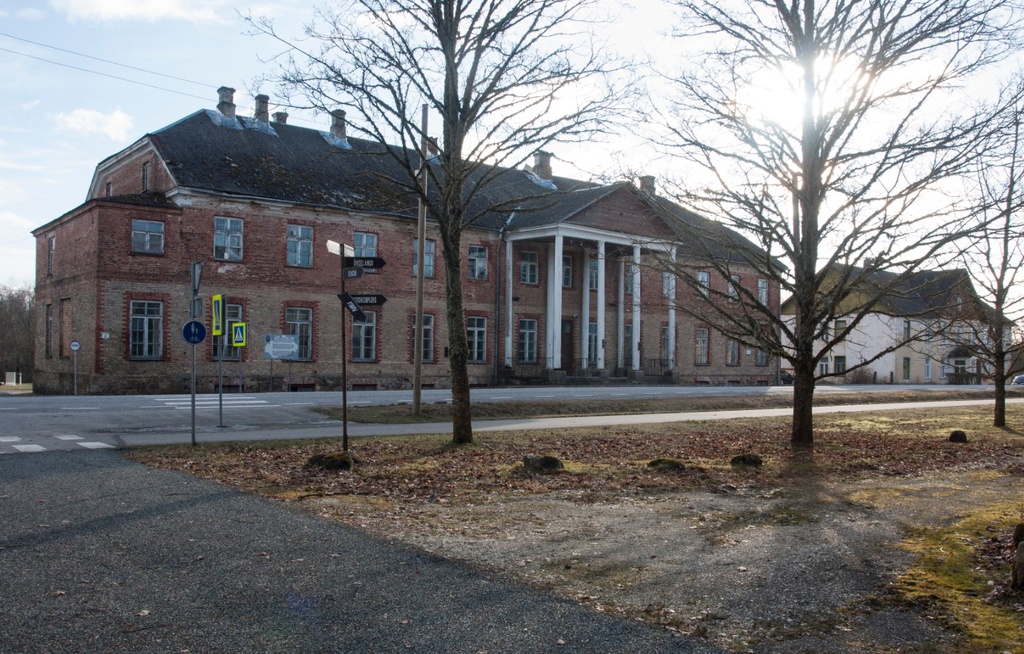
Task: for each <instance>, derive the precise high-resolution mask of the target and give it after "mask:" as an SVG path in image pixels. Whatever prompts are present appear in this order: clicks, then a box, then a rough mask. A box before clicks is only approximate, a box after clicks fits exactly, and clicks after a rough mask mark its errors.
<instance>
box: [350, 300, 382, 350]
mask: <svg viewBox="0 0 1024 654" xmlns="http://www.w3.org/2000/svg"><path fill="white" fill-rule="evenodd" d="M363 313H365V314H366V321H365V322H355V321H353V322H352V360H353V361H375V360H376V353H377V312H375V311H364V312H363Z"/></svg>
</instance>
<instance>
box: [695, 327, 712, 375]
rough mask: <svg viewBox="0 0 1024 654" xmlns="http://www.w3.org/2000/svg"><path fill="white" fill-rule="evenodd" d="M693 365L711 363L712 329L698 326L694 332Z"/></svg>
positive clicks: (707, 364)
mask: <svg viewBox="0 0 1024 654" xmlns="http://www.w3.org/2000/svg"><path fill="white" fill-rule="evenodd" d="M693 365H695V366H709V365H711V330H710V329H709V328H707V327H697V328H696V329H695V330H694V332H693Z"/></svg>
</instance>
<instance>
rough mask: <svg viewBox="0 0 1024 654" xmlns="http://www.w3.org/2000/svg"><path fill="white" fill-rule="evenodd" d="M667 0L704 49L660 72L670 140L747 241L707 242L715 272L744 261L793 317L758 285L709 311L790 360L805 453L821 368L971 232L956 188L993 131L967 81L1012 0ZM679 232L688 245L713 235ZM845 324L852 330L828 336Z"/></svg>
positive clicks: (1002, 50)
mask: <svg viewBox="0 0 1024 654" xmlns="http://www.w3.org/2000/svg"><path fill="white" fill-rule="evenodd" d="M673 4H675V5H677V6H678V7H679V8H680V9H681V17H682V20H683V27H681V28H680V29H679V30H678V32H679V34H680V35H681V36H680V38H682V39H684V44H689V45H690V46H692V48H693V49H694V50H696V51H698V54H697V55H696V59H697V62H696V64H695V65H693V66H688V67H683V68H682V69H681V70H679V71H678V72H677V73H675V74H672V75H668V76H667V77H669V78H670V81H671V82H672V84H673V88H674V93H673V95H672V97H671V104H670V109H669V110H668V112H667V113H666V115H667V116H668V117H669V118H670V119H669V120H666V121H665V125H666V128H667V131H668V133H669V136H668V137H667V139H666V141H665V142H666V143H667V144H668V145H669V151H671V152H672V153H674V154H675V155H677V156H679V157H681V158H683V159H684V160H685V161H686V162H687V163H688V164H689V165H690V166H691V169H690V170H689V171H688V174H689V176H688V178H687V180H686V183H685V189H684V190H683V191H682V192H681V195H680V197H681V199H682V200H683V201H684V202H686V203H688V204H689V205H691V206H693V207H695V208H697V209H698V210H699V211H701V212H702V213H704V214H705V215H708V216H712V217H715V218H717V219H720V220H721V221H723V223H724V224H726V225H728V226H730V227H733V228H735V229H737V230H739V231H740V232H742V233H745V234H748V235H751V236H752V238H753V240H754V243H753V244H752V245H753V246H756V247H741V246H736V245H729V246H728V248H727V250H728V255H729V256H723V252H722V251H721V250H722V245H721V243H718V244H716V245H715V246H714V247H715V248H716V249H717V250H718V256H717V257H715V256H712V255H714V254H715V252H713V251H711V250H707V251H706V252H705V258H706V259H708V260H709V261H712V262H714V265H715V267H716V268H717V274H721V275H725V276H726V277H727V278H728V276H729V275H730V274H731V269H732V266H733V265H734V262H736V261H742V262H743V263H744V264H745V265H749V266H752V267H753V268H754V269H755V270H756V271H757V274H759V275H761V276H764V277H765V278H767V279H770V280H774V281H776V282H778V283H779V285H780V287H781V289H782V292H783V294H784V295H788V296H789V300H788V303H790V304H791V305H792V306H793V307H794V310H795V319H794V320H786V319H785V318H784V317H782V316H777V315H772V312H771V311H770V310H769V309H768V308H767V307H765V306H764V305H761V304H759V303H758V302H756V298H755V297H752V293H751V292H750V291H749V290H747V291H743V292H744V293H745V299H746V300H748V301H747V302H744V303H743V307H744V310H743V311H737V310H736V309H735V308H734V307H733V308H729V307H727V310H726V311H720V312H718V314H717V315H713V316H710V318H711V319H713V320H714V322H713V324H714V325H715V326H716V327H717V328H720V329H722V330H723V331H726V332H727V333H732V334H733V335H734V336H736V337H741V338H743V339H744V340H746V341H748V342H751V341H755V342H757V343H758V344H759V346H760V347H763V348H765V349H767V350H768V351H769V352H771V353H773V354H777V355H778V356H781V357H782V358H783V359H785V360H786V361H788V363H789V364H790V365H791V366H792V368H793V370H794V376H795V382H794V404H793V426H792V444H793V446H794V447H812V446H813V416H812V408H813V398H814V389H815V383H816V375H817V374H818V373H817V372H816V371H817V369H818V363H819V362H820V361H821V359H822V358H823V357H824V356H826V355H827V354H828V352H829V350H830V349H831V348H832V346H834V345H835V344H836V343H839V342H841V341H843V339H845V338H847V336H849V335H850V334H851V333H853V332H854V331H855V330H856V329H857V327H858V325H859V324H860V323H861V321H862V320H863V319H864V318H865V317H866V316H868V315H869V314H870V313H871V312H872V311H873V310H874V309H875V308H876V305H877V304H878V302H879V301H881V300H882V299H883V298H884V297H885V296H886V295H887V294H891V293H893V292H894V291H895V290H897V289H898V288H899V287H900V286H901V285H905V284H906V283H907V280H908V279H910V276H911V275H913V274H914V273H915V271H917V270H918V269H920V268H922V267H936V266H941V265H943V264H944V263H946V262H947V261H946V260H944V259H943V258H942V257H943V255H944V254H945V253H947V252H948V251H949V250H950V243H952V242H953V241H954V240H955V239H956V238H957V236H959V235H961V234H962V229H963V224H962V223H961V222H959V221H962V220H963V216H964V215H965V211H964V207H962V206H960V204H959V203H958V201H957V198H956V197H955V196H953V195H951V194H950V193H949V192H948V190H949V189H948V186H947V184H948V183H949V180H952V179H955V178H956V177H957V176H959V175H962V174H963V173H964V171H965V170H966V168H967V167H968V166H969V165H970V164H971V161H972V160H973V157H974V155H975V154H976V152H977V145H978V143H979V142H980V140H982V139H983V138H985V137H986V136H988V133H989V131H990V130H991V129H992V122H991V120H990V118H989V116H988V115H987V114H984V113H982V112H979V111H978V110H976V109H975V107H974V106H973V105H974V103H973V102H972V98H971V97H970V96H969V95H968V94H966V93H964V92H963V88H962V87H963V86H964V85H966V84H969V83H971V81H972V80H973V79H975V78H976V77H977V75H978V74H979V73H981V72H984V71H987V70H988V69H990V68H991V67H992V65H993V64H995V63H997V62H1000V61H1003V60H1004V59H1005V57H1006V56H1007V54H1008V53H1009V52H1011V51H1012V50H1013V49H1014V48H1015V47H1016V45H1017V44H1016V41H1015V39H1016V37H1017V33H1016V24H1015V21H1016V18H1017V17H1016V16H1015V15H1014V7H1015V5H1014V4H1013V3H1011V2H1006V1H1004V0H952V1H951V2H936V1H933V0H896V1H893V0H849V1H838V0H833V1H824V2H822V1H818V0H790V1H789V2H783V1H781V0H778V1H772V0H736V1H734V2H724V3H723V2H721V1H720V0H673ZM787 99H792V102H791V103H787ZM684 227H685V226H684ZM680 240H681V241H685V243H686V245H687V247H690V248H691V249H692V248H694V247H697V246H698V245H699V243H701V242H713V241H714V233H713V232H712V231H709V230H708V229H707V228H702V229H699V230H691V231H689V232H687V231H685V230H684V232H683V237H682V238H681V239H680ZM682 272H683V273H685V271H682ZM684 280H685V281H687V282H688V283H691V284H696V283H697V282H696V280H694V279H693V278H692V276H690V277H687V276H686V275H685V274H684ZM880 280H882V281H880ZM741 290H742V289H741ZM840 317H841V318H843V320H844V321H845V326H844V327H843V328H842V329H839V330H836V329H832V330H829V327H830V326H833V327H834V325H835V319H836V318H840ZM866 363H869V362H865V364H866Z"/></svg>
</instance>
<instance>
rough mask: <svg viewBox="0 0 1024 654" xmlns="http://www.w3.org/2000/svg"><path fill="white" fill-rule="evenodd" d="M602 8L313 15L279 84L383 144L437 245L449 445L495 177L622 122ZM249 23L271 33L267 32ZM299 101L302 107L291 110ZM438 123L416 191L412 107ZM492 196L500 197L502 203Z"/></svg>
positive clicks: (402, 2) (374, 9) (458, 432)
mask: <svg viewBox="0 0 1024 654" xmlns="http://www.w3.org/2000/svg"><path fill="white" fill-rule="evenodd" d="M599 4H600V3H599V2H597V0H350V1H349V2H344V3H341V5H340V7H339V8H338V9H334V10H328V9H324V8H321V9H319V10H318V11H317V14H316V20H315V22H314V24H313V25H311V26H310V27H308V28H307V31H306V36H307V39H306V41H305V44H307V45H309V47H305V48H302V47H300V45H299V44H297V43H289V45H290V46H291V49H290V50H289V53H288V55H287V61H286V62H285V63H284V66H283V75H282V76H281V77H280V81H281V82H283V84H284V87H285V88H286V89H287V90H290V91H291V92H292V103H293V106H305V107H308V108H313V109H318V110H322V111H329V110H331V109H333V108H336V107H338V106H342V105H343V106H347V107H351V108H354V109H355V110H356V111H357V112H358V116H357V119H356V120H355V121H353V123H354V125H353V127H354V130H356V132H357V135H361V136H365V137H367V138H370V139H373V140H376V141H379V142H380V143H382V144H388V143H390V144H392V145H397V146H399V147H393V148H389V149H388V152H389V153H390V154H391V155H392V156H393V157H395V159H396V160H397V161H398V162H399V163H400V165H401V167H402V168H403V170H404V175H403V177H402V178H401V179H393V180H390V181H391V182H393V183H395V184H399V185H404V186H405V187H406V188H407V189H408V190H409V191H410V192H411V193H414V194H417V195H419V196H420V197H421V198H422V199H423V200H424V201H425V202H426V203H427V205H428V209H429V216H430V217H431V218H432V219H433V220H436V222H437V227H438V230H439V232H440V235H441V244H442V255H443V260H444V268H445V298H446V318H447V325H448V338H449V346H448V350H449V363H450V368H451V385H452V413H453V424H452V430H453V441H454V442H455V443H456V444H463V443H470V442H472V437H473V436H472V426H471V422H470V389H469V375H468V369H467V362H468V346H467V337H466V325H465V316H464V313H463V299H462V276H461V273H460V271H461V260H462V256H461V238H462V234H463V232H464V230H465V229H466V228H467V227H468V226H470V225H472V224H473V223H474V222H476V221H477V220H479V219H480V218H481V216H483V215H485V214H486V213H487V212H489V211H495V210H502V211H508V210H510V209H512V208H513V207H511V206H508V204H507V202H508V198H504V199H503V201H502V202H498V203H497V204H496V203H494V202H491V201H490V200H488V197H489V192H490V191H491V190H492V189H493V188H494V187H495V186H497V184H495V182H496V181H498V180H500V176H501V171H502V169H503V168H508V167H518V166H519V165H521V164H522V163H523V162H524V161H525V160H526V158H527V157H529V156H531V155H532V154H533V153H534V152H535V151H536V150H538V149H544V148H546V147H548V146H549V145H550V144H552V143H555V142H572V141H582V140H589V139H591V138H593V137H594V136H596V135H597V134H598V133H601V132H603V131H605V130H607V129H608V128H609V127H611V126H612V125H613V124H614V123H615V121H616V120H617V119H618V118H620V117H621V107H622V106H623V104H622V99H623V97H624V96H625V92H624V90H623V89H627V90H628V89H631V88H633V87H631V86H630V85H629V84H628V83H625V82H623V81H622V80H619V83H616V82H615V77H616V74H618V73H624V72H626V71H627V70H628V67H626V66H623V65H621V64H620V63H618V62H616V61H615V60H614V59H613V58H612V57H611V56H609V55H608V54H607V51H606V50H605V49H604V48H602V47H601V44H600V43H597V42H596V41H595V38H594V35H593V26H594V24H593V23H592V22H591V20H592V19H593V18H594V17H595V14H594V13H593V12H594V11H595V10H596V9H597V5H599ZM253 24H254V25H256V26H257V27H259V28H260V29H261V30H262V31H264V32H266V33H270V34H273V26H272V25H271V24H269V23H267V22H266V21H254V22H253ZM296 96H298V97H299V98H302V102H303V103H304V105H303V104H300V103H299V102H298V100H297V99H296ZM422 104H426V105H427V106H428V107H429V109H430V111H431V112H433V113H435V114H437V115H440V120H441V130H440V131H441V141H440V144H439V145H440V153H439V158H438V162H439V165H431V166H428V167H427V169H428V176H429V180H428V184H427V187H428V188H429V189H431V191H430V192H429V193H424V192H423V191H422V190H421V188H420V186H419V185H418V184H417V183H416V178H417V173H418V171H419V168H420V157H419V156H417V150H418V144H419V143H421V142H422V139H423V137H424V136H425V135H423V134H421V131H422V130H421V127H420V125H421V121H420V107H421V105H422ZM497 195H500V194H497Z"/></svg>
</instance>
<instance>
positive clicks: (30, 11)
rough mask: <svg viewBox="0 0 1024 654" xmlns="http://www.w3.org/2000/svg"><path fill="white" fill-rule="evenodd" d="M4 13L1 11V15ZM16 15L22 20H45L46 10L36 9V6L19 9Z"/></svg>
mask: <svg viewBox="0 0 1024 654" xmlns="http://www.w3.org/2000/svg"><path fill="white" fill-rule="evenodd" d="M2 15H3V13H0V16H2ZM14 15H15V16H17V17H18V18H20V19H22V20H43V19H44V18H46V12H45V11H43V10H42V9H36V8H35V7H26V8H24V9H19V10H18V11H17V12H16V13H15V14H14Z"/></svg>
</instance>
